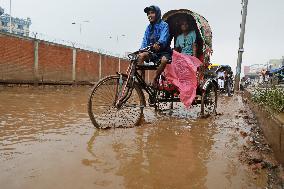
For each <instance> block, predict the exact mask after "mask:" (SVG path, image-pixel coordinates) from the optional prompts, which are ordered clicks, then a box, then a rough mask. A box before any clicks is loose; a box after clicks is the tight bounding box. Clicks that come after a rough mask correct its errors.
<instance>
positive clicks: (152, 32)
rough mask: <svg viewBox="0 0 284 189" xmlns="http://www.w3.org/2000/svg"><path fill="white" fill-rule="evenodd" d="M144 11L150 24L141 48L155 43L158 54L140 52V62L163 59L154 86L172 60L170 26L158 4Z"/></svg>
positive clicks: (154, 46) (154, 47)
mask: <svg viewBox="0 0 284 189" xmlns="http://www.w3.org/2000/svg"><path fill="white" fill-rule="evenodd" d="M144 12H145V13H147V16H148V19H149V21H150V24H149V25H148V26H147V28H146V31H145V34H144V38H143V41H142V45H141V49H143V48H145V47H147V46H149V45H153V49H154V50H155V52H156V56H155V58H153V57H149V53H147V52H143V53H140V54H139V59H138V64H140V65H141V64H143V63H144V61H153V62H157V61H158V60H161V62H160V65H159V67H158V68H157V70H156V74H155V77H154V79H153V82H152V84H153V86H157V78H158V77H159V75H160V74H161V73H162V72H163V71H164V69H165V67H166V65H167V64H168V63H170V61H171V56H172V50H171V47H170V34H169V26H168V24H167V23H166V22H164V21H163V20H162V19H161V10H160V8H159V7H158V6H154V5H152V6H150V7H146V8H145V9H144ZM142 75H143V74H142Z"/></svg>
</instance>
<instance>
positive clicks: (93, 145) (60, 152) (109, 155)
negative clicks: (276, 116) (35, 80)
mask: <svg viewBox="0 0 284 189" xmlns="http://www.w3.org/2000/svg"><path fill="white" fill-rule="evenodd" d="M89 90H90V88H88V87H57V88H55V87H48V86H46V87H45V88H41V87H39V88H33V87H21V88H17V87H13V88H10V87H1V88H0V102H1V103H0V167H1V172H0V186H1V189H2V188H4V189H6V188H9V189H10V188H12V189H13V188H15V189H17V188H21V189H25V188H54V189H57V188H70V189H72V188H74V189H75V188H102V189H108V188H111V189H113V188H179V189H180V188H181V189H182V188H202V189H203V188H266V187H267V188H273V187H274V188H281V176H282V177H283V174H282V173H283V171H282V168H281V167H280V166H279V165H278V164H277V162H276V161H275V160H274V158H273V154H272V152H271V149H270V148H269V145H267V148H266V147H265V145H266V144H265V139H261V140H259V139H256V137H255V135H256V133H259V134H258V136H262V134H261V131H260V130H258V127H257V125H256V124H255V123H251V122H253V120H254V118H253V116H251V115H250V110H249V109H248V108H247V107H246V105H245V104H244V103H243V102H242V98H241V97H240V96H235V97H232V98H229V97H220V98H219V102H218V103H219V104H218V115H217V116H215V117H209V118H207V119H201V118H199V116H198V113H199V110H200V107H193V108H192V109H189V110H185V109H184V108H183V107H181V106H179V105H177V104H175V109H174V110H173V111H165V112H164V113H156V112H154V110H153V109H151V108H147V109H146V110H145V123H144V124H143V125H141V126H140V127H133V128H126V129H123V128H120V129H109V130H97V129H95V128H94V126H93V125H92V123H91V121H90V120H89V117H88V114H87V98H88V93H89ZM250 137H252V138H253V139H254V140H255V141H257V142H259V143H261V144H263V146H260V147H261V149H265V151H264V152H263V151H262V150H258V149H257V147H256V146H257V145H255V144H256V142H253V141H251V140H250ZM264 147H265V148H264ZM251 154H255V156H252V155H251ZM259 154H261V157H256V156H258V155H259ZM262 154H265V157H264V156H263V155H262ZM281 174H282V175H281Z"/></svg>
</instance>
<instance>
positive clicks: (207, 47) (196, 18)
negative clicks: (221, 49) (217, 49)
mask: <svg viewBox="0 0 284 189" xmlns="http://www.w3.org/2000/svg"><path fill="white" fill-rule="evenodd" d="M183 18H186V19H188V20H189V21H190V23H192V24H194V25H195V27H194V28H195V31H196V33H197V36H198V37H199V41H198V46H199V47H200V49H201V50H202V54H203V55H204V57H205V58H206V57H210V55H211V54H212V32H211V28H210V26H209V23H208V21H207V20H206V19H205V18H204V17H203V16H201V15H199V14H197V13H195V12H193V11H191V10H188V9H179V10H171V11H168V12H167V13H165V14H164V15H163V20H164V21H165V22H167V23H168V24H169V28H170V35H171V37H172V38H176V37H177V36H178V35H179V34H181V29H180V20H182V19H183ZM200 39H201V40H200Z"/></svg>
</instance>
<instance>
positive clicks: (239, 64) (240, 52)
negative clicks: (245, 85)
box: [234, 0, 248, 91]
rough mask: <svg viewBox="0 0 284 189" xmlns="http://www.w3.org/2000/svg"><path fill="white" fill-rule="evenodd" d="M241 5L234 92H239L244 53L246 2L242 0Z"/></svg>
mask: <svg viewBox="0 0 284 189" xmlns="http://www.w3.org/2000/svg"><path fill="white" fill-rule="evenodd" d="M242 3H243V9H242V23H241V34H240V40H239V50H238V61H237V68H236V76H235V86H234V90H235V91H239V90H240V74H241V67H242V60H243V52H244V41H245V30H246V18H247V6H248V0H242Z"/></svg>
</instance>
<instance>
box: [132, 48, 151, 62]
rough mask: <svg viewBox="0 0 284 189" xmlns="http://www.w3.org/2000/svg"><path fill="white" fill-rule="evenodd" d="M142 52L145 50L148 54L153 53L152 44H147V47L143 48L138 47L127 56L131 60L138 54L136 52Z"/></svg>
mask: <svg viewBox="0 0 284 189" xmlns="http://www.w3.org/2000/svg"><path fill="white" fill-rule="evenodd" d="M143 52H147V53H149V54H153V53H154V52H153V45H149V46H147V47H145V48H142V49H139V50H138V51H135V52H133V53H130V54H129V55H128V58H129V59H130V60H133V59H135V58H137V55H138V54H140V53H143Z"/></svg>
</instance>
